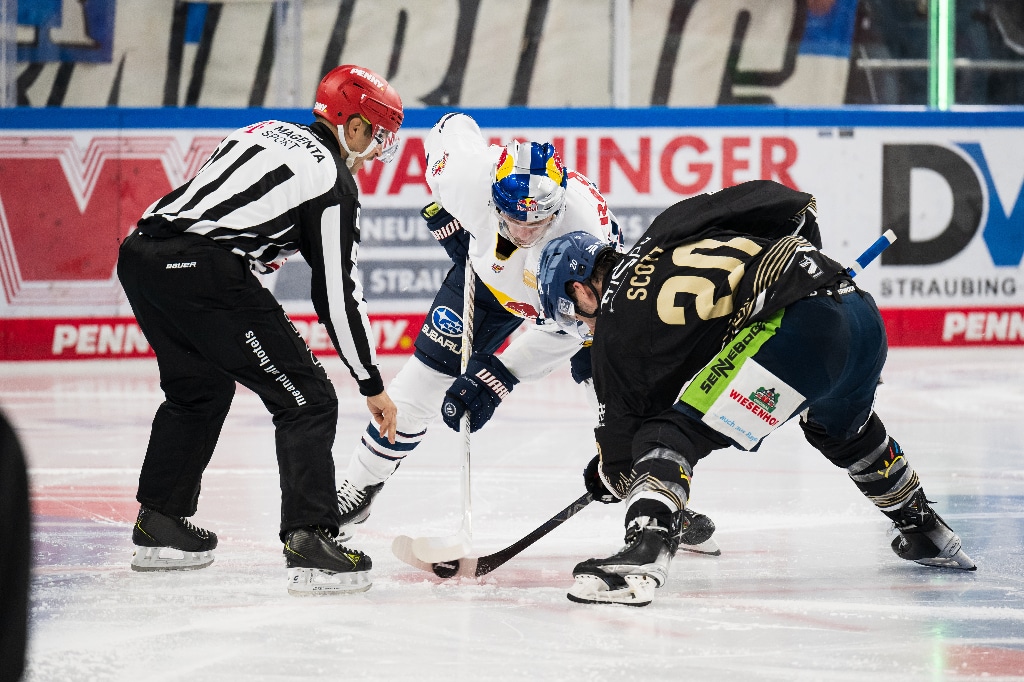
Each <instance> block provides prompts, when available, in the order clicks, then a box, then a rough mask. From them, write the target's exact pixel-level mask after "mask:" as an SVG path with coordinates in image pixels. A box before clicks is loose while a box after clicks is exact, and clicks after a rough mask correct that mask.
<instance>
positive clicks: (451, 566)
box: [432, 559, 459, 578]
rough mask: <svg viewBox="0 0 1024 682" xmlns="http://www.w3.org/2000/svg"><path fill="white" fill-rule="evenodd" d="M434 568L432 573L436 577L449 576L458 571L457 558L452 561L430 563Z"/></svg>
mask: <svg viewBox="0 0 1024 682" xmlns="http://www.w3.org/2000/svg"><path fill="white" fill-rule="evenodd" d="M432 567H433V569H434V575H436V576H437V577H438V578H451V577H452V576H454V575H455V574H456V573H458V572H459V560H458V559H456V560H454V561H440V562H438V563H436V564H432Z"/></svg>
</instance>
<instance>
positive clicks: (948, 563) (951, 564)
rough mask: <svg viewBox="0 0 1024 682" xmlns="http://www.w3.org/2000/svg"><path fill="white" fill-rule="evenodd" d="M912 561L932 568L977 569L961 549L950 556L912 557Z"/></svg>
mask: <svg viewBox="0 0 1024 682" xmlns="http://www.w3.org/2000/svg"><path fill="white" fill-rule="evenodd" d="M914 561H916V562H917V563H919V564H921V565H922V566H930V567H932V568H956V569H959V570H961V571H976V570H978V566H977V564H975V563H974V561H972V560H971V557H969V556H967V554H966V553H965V552H964V551H963V550H962V549H958V550H957V551H956V554H954V555H953V556H950V557H940V556H938V557H935V558H933V559H914Z"/></svg>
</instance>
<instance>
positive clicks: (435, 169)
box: [430, 152, 448, 175]
mask: <svg viewBox="0 0 1024 682" xmlns="http://www.w3.org/2000/svg"><path fill="white" fill-rule="evenodd" d="M446 163H448V152H445V153H444V156H442V157H441V158H440V159H438V160H437V161H435V162H434V165H433V166H431V167H430V173H431V175H440V174H441V171H443V170H444V166H445V164H446Z"/></svg>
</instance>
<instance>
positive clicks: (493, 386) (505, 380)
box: [441, 353, 519, 433]
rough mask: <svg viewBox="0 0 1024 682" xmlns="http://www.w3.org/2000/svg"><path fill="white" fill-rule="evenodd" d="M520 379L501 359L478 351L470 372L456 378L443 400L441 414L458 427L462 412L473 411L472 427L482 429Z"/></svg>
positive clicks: (469, 366)
mask: <svg viewBox="0 0 1024 682" xmlns="http://www.w3.org/2000/svg"><path fill="white" fill-rule="evenodd" d="M518 383H519V379H516V378H515V377H514V376H513V375H512V372H510V371H508V369H507V368H506V367H505V365H503V364H502V362H501V360H499V359H498V358H496V357H494V356H493V355H488V354H485V353H474V354H473V357H471V358H470V359H469V364H468V365H467V366H466V373H465V374H463V375H462V376H460V377H459V378H458V379H456V380H455V381H454V382H452V385H451V386H450V387H449V388H448V390H447V391H446V392H445V394H444V402H443V403H441V418H442V419H444V423H445V424H447V425H448V426H449V427H451V428H452V429H454V430H455V431H458V430H459V422H460V421H461V419H462V415H463V414H464V413H465V412H466V411H467V410H468V411H469V431H470V433H472V432H473V431H478V430H479V429H480V428H481V427H482V426H483V425H484V424H486V423H487V421H488V420H489V419H490V418H491V416H492V415H493V414H494V410H495V408H497V407H498V404H499V403H501V401H502V399H503V398H504V397H505V396H507V395H508V394H509V392H510V391H511V390H512V387H513V386H515V385H516V384H518Z"/></svg>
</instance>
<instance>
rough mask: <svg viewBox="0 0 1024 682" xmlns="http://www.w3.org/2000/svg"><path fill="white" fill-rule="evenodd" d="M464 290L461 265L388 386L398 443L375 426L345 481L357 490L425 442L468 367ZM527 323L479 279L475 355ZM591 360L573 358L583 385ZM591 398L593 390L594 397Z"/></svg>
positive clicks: (495, 347) (585, 355) (370, 427)
mask: <svg viewBox="0 0 1024 682" xmlns="http://www.w3.org/2000/svg"><path fill="white" fill-rule="evenodd" d="M464 289H465V269H464V266H463V265H461V264H456V265H455V266H453V267H452V268H451V270H449V271H448V274H447V275H446V276H445V280H444V282H443V284H442V285H441V288H440V289H439V290H438V292H437V295H436V296H435V297H434V301H433V303H432V304H431V306H430V311H429V312H428V313H427V316H426V318H425V319H424V320H423V326H422V327H421V328H420V333H419V335H418V336H417V337H416V344H415V353H414V355H413V357H412V358H410V359H409V361H408V362H406V363H405V365H404V366H403V367H402V369H401V370H400V371H399V373H398V374H397V375H396V376H395V378H394V379H393V380H392V382H391V383H390V384H389V385H388V388H387V392H388V395H389V396H391V400H392V401H394V403H395V405H396V406H397V407H398V434H397V436H396V438H395V442H394V443H390V442H389V441H388V440H387V439H386V438H381V436H380V432H379V430H378V428H377V425H376V424H375V423H374V422H372V421H371V422H369V423H368V424H367V427H366V430H365V431H364V432H363V436H362V439H361V440H360V442H359V444H358V445H357V446H356V448H355V450H354V451H353V453H352V457H351V458H350V459H349V465H348V470H347V472H346V475H345V478H346V479H347V480H348V482H349V483H351V484H352V485H353V486H355V487H356V488H357V489H362V488H365V487H366V486H368V485H374V484H377V483H380V482H381V481H384V480H386V479H387V478H388V476H390V475H391V474H392V473H393V472H394V471H395V469H397V468H398V466H399V464H401V462H402V460H403V459H405V457H406V456H408V455H409V453H410V452H412V451H413V450H414V449H415V448H416V446H418V445H419V444H420V442H422V440H423V438H424V437H426V434H427V428H428V427H429V426H430V424H431V422H433V421H434V419H435V418H436V417H437V416H438V414H439V411H440V409H441V402H442V401H443V400H444V394H445V391H447V390H448V387H449V386H451V384H452V381H454V380H455V378H456V377H458V376H459V374H460V370H461V368H462V330H463V320H462V312H463V291H464ZM523 322H524V318H521V317H519V316H517V315H514V314H512V313H510V312H509V311H508V310H506V309H505V308H504V307H503V306H502V305H501V304H500V303H499V302H498V300H497V299H496V298H495V297H494V294H493V293H491V291H490V289H488V288H487V286H486V285H485V284H484V283H483V282H481V281H480V279H479V278H478V279H477V280H476V301H475V308H474V311H473V351H474V352H477V353H494V352H495V351H497V350H498V349H499V348H500V347H501V345H502V344H503V343H504V342H505V340H506V339H507V338H508V337H509V335H511V334H512V332H514V331H515V330H516V329H518V328H519V326H520V325H521V324H523ZM589 356H590V348H589V347H588V348H584V349H581V350H580V351H579V352H578V353H576V355H574V356H573V357H572V359H571V364H572V373H573V378H574V379H576V380H577V381H578V382H580V383H583V382H584V381H589V380H590V378H591V371H590V357H589ZM588 386H592V382H590V383H589V384H588ZM591 393H593V390H592V388H591V389H590V390H589V391H588V397H589V396H590V394H591Z"/></svg>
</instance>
